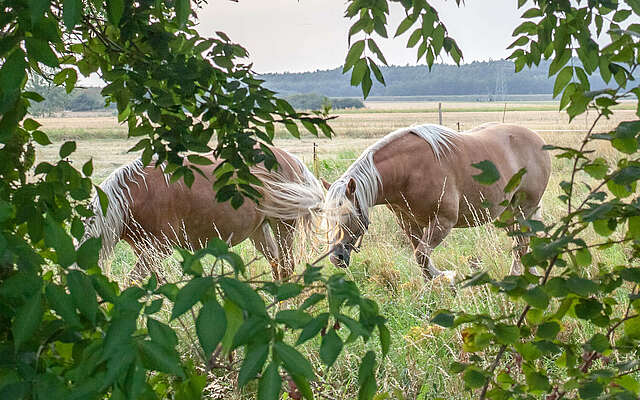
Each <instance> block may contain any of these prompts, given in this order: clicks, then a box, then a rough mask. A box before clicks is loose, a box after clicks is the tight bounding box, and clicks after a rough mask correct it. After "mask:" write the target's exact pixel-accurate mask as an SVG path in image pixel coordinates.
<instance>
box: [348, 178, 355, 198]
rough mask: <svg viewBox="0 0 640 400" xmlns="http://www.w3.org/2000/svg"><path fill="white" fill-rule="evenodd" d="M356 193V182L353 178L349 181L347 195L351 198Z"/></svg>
mask: <svg viewBox="0 0 640 400" xmlns="http://www.w3.org/2000/svg"><path fill="white" fill-rule="evenodd" d="M355 192H356V180H355V179H353V178H351V179H349V183H347V194H348V195H349V196H351V195H352V194H354V193H355Z"/></svg>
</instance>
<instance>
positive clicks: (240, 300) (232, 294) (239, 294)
mask: <svg viewBox="0 0 640 400" xmlns="http://www.w3.org/2000/svg"><path fill="white" fill-rule="evenodd" d="M220 287H222V290H223V291H224V293H225V294H226V295H227V296H228V297H229V299H231V300H233V302H234V303H236V304H237V305H239V306H240V307H241V308H242V309H243V310H246V311H248V312H249V313H251V314H255V315H259V316H266V315H267V309H266V306H265V304H264V300H263V299H262V297H260V295H259V294H258V293H256V292H255V291H254V290H253V289H252V288H251V286H249V285H248V284H246V283H244V282H240V281H238V280H236V279H231V278H222V279H220Z"/></svg>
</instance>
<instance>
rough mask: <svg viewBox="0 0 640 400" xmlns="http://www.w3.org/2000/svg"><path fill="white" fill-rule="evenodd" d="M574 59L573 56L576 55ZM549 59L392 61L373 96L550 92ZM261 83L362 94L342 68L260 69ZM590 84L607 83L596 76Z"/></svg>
mask: <svg viewBox="0 0 640 400" xmlns="http://www.w3.org/2000/svg"><path fill="white" fill-rule="evenodd" d="M576 63H578V62H577V60H576ZM548 69H549V62H545V61H542V62H541V63H540V65H539V66H538V67H533V68H530V69H526V68H525V69H524V70H522V71H520V72H518V73H517V74H516V73H515V67H514V65H513V63H512V62H511V61H506V60H499V61H485V62H478V61H476V62H472V63H469V64H464V65H461V66H460V67H458V66H455V65H447V64H435V65H434V66H433V68H432V69H431V71H429V68H428V67H427V66H426V65H421V66H405V67H402V66H390V67H383V68H381V70H382V73H383V74H384V79H385V81H386V83H387V85H386V86H383V85H381V84H379V83H378V82H375V80H374V86H373V89H372V90H371V94H370V95H371V96H433V95H441V96H449V95H480V96H479V98H478V100H501V99H502V96H505V95H516V94H519V95H523V94H549V93H552V92H553V83H554V79H553V78H549V77H548V76H547V71H548ZM261 78H262V79H264V80H265V85H266V86H267V87H268V88H270V89H272V90H275V91H276V92H278V93H280V94H281V95H290V94H294V93H317V94H321V95H324V96H328V97H361V96H362V92H361V90H360V88H356V87H352V86H351V85H350V83H349V80H350V74H343V73H342V68H336V69H331V70H326V71H314V72H302V73H273V74H263V75H261ZM591 84H592V89H594V90H595V89H601V88H603V87H604V86H605V84H604V82H603V81H602V79H601V78H600V77H599V76H597V77H595V78H594V79H593V80H592V81H591Z"/></svg>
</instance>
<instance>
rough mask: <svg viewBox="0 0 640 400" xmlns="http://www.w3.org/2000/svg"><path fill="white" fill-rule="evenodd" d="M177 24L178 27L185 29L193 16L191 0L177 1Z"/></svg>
mask: <svg viewBox="0 0 640 400" xmlns="http://www.w3.org/2000/svg"><path fill="white" fill-rule="evenodd" d="M175 4H176V20H177V21H176V22H177V23H178V26H180V27H183V26H184V25H185V24H186V23H187V20H188V19H189V14H191V1H190V0H176V2H175Z"/></svg>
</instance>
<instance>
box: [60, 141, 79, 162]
mask: <svg viewBox="0 0 640 400" xmlns="http://www.w3.org/2000/svg"><path fill="white" fill-rule="evenodd" d="M74 151H76V142H74V141H68V142H65V143H64V144H63V145H62V146H60V158H67V157H68V156H69V155H70V154H71V153H73V152H74Z"/></svg>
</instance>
